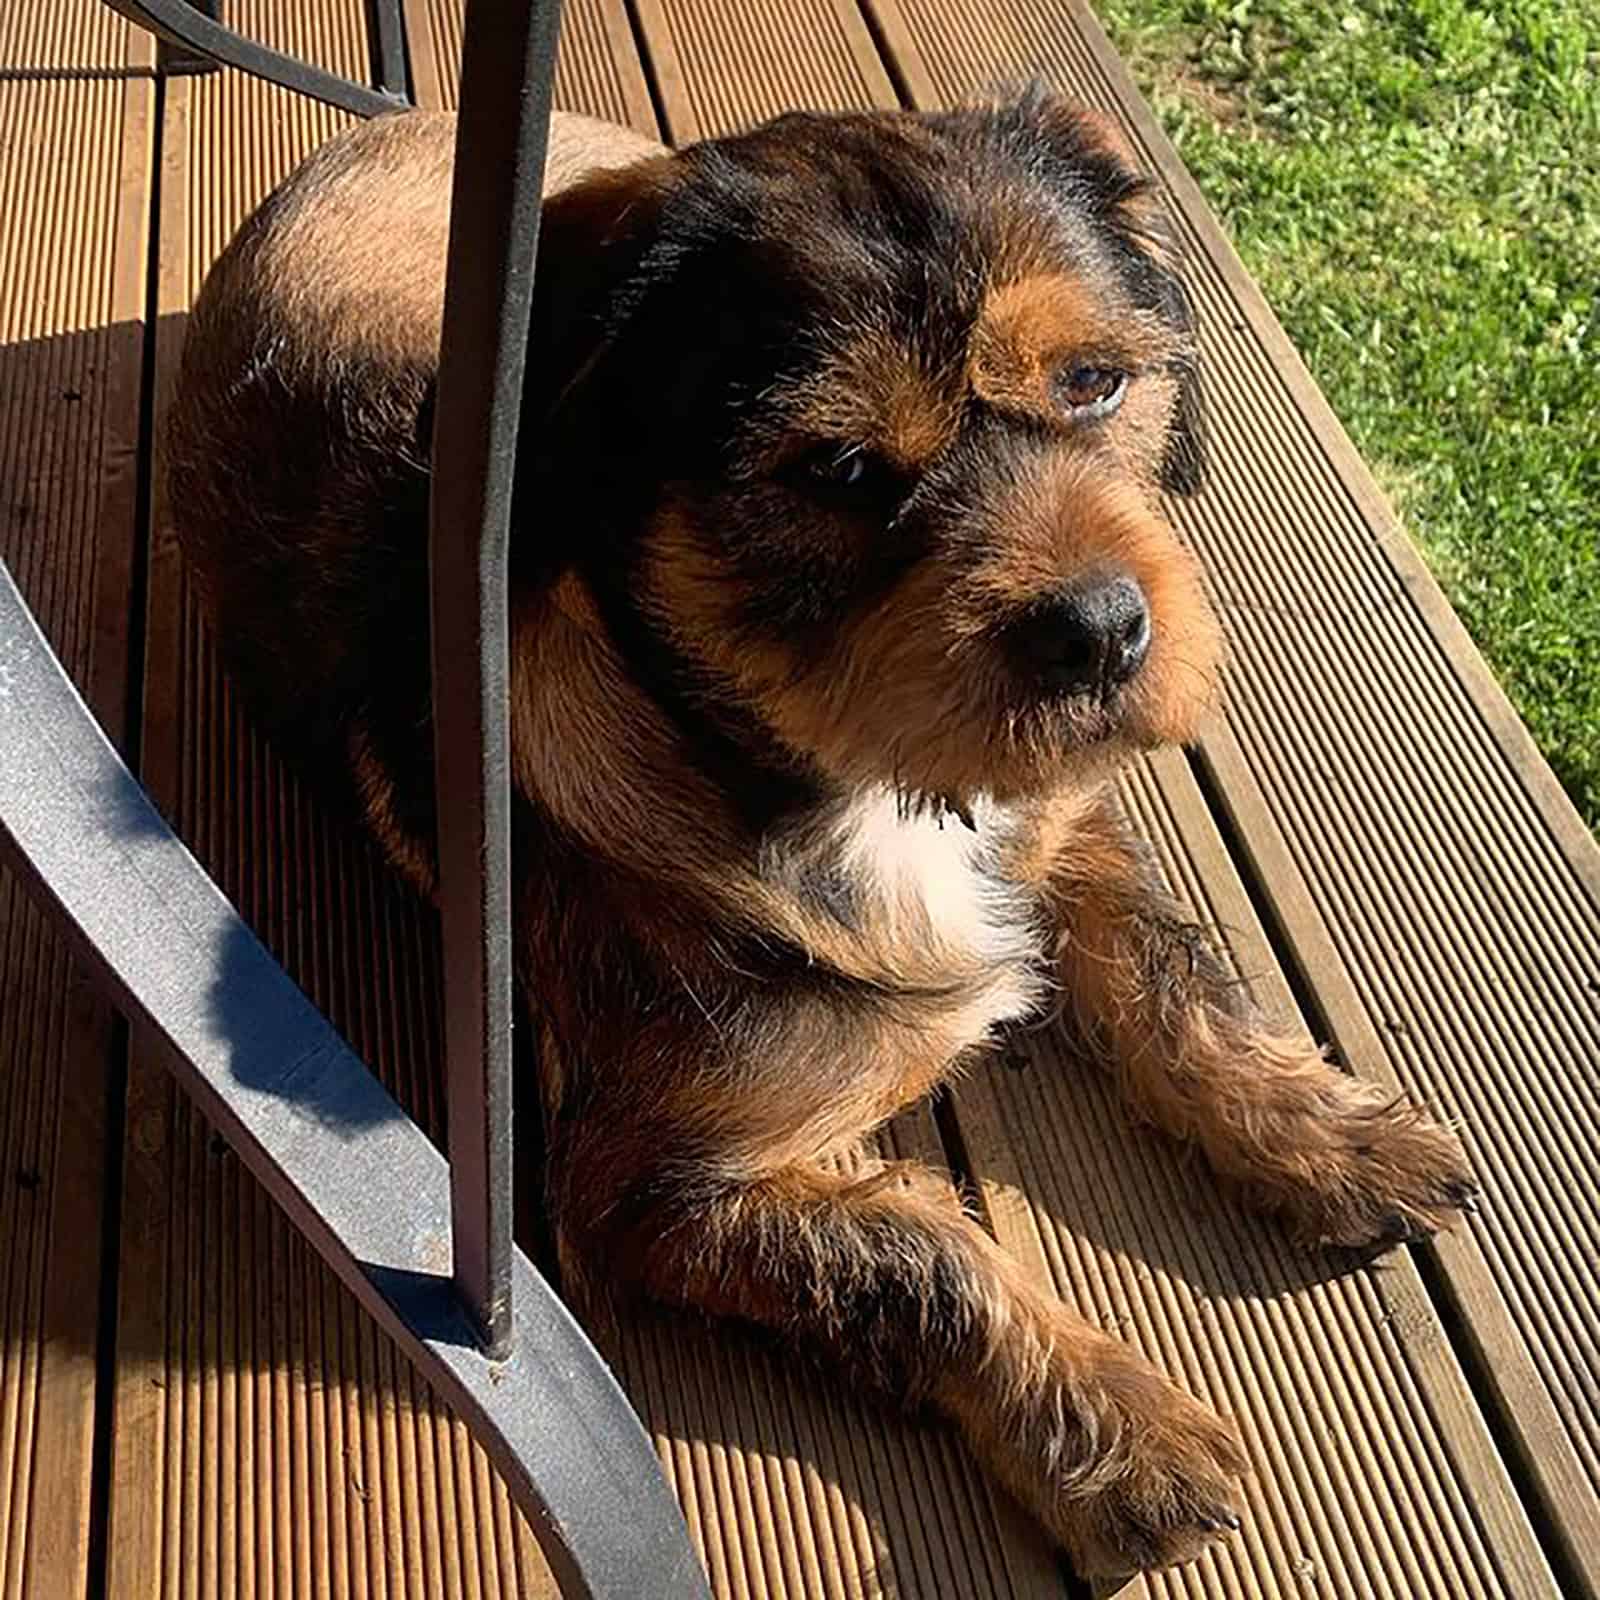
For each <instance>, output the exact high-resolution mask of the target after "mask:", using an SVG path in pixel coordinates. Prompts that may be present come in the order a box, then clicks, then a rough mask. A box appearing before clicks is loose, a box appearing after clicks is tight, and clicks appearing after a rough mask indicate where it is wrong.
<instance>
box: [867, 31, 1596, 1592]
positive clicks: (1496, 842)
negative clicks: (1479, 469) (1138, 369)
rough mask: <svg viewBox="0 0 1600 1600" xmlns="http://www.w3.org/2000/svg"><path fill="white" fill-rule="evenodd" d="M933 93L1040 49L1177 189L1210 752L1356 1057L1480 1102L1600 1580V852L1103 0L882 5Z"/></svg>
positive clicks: (1493, 1386) (1447, 1100) (1507, 1289)
mask: <svg viewBox="0 0 1600 1600" xmlns="http://www.w3.org/2000/svg"><path fill="white" fill-rule="evenodd" d="M870 6H871V9H872V11H873V13H874V15H875V16H876V17H877V19H878V21H879V24H880V26H881V27H882V29H883V32H884V35H885V37H886V39H887V40H888V41H889V43H890V45H891V47H892V48H893V50H894V54H895V59H896V64H897V66H898V67H899V69H900V72H901V74H902V77H903V81H905V82H906V83H907V85H908V87H909V88H910V90H911V92H912V94H913V96H914V97H916V98H917V99H918V100H919V101H921V102H923V103H928V104H935V103H938V102H940V101H947V100H952V99H955V98H958V97H960V96H962V95H964V94H968V93H971V92H972V91H974V90H975V89H979V88H981V87H982V86H984V85H985V84H987V83H990V82H993V81H995V80H997V79H1004V78H1007V77H1015V76H1016V75H1018V74H1020V73H1024V72H1029V73H1039V74H1042V75H1044V76H1046V77H1048V78H1050V79H1053V80H1054V81H1056V82H1057V83H1059V84H1060V85H1061V86H1062V87H1063V88H1065V89H1066V90H1067V91H1068V92H1070V93H1072V94H1074V95H1076V96H1078V97H1079V98H1082V99H1085V100H1089V101H1091V102H1093V103H1095V104H1098V105H1100V106H1101V107H1103V108H1105V109H1106V110H1108V111H1111V112H1113V113H1114V114H1116V115H1118V116H1119V117H1120V118H1121V119H1122V121H1123V122H1124V124H1125V125H1126V126H1127V127H1128V128H1129V131H1130V132H1131V134H1132V135H1133V137H1134V139H1135V141H1136V142H1137V143H1138V144H1139V146H1140V147H1141V148H1142V150H1143V152H1144V155H1145V158H1146V160H1147V161H1148V162H1149V163H1150V164H1151V165H1152V167H1154V168H1155V170H1157V171H1158V172H1159V173H1160V175H1161V177H1162V179H1163V180H1164V182H1165V183H1166V184H1167V186H1168V188H1169V191H1170V194H1171V196H1172V198H1173V199H1174V201H1175V202H1176V210H1177V215H1178V221H1179V227H1180V231H1181V233H1182V235H1183V238H1184V241H1185V244H1186V246H1187V248H1188V251H1189V255H1190V258H1191V262H1192V272H1191V278H1192V282H1193V284H1194V287H1195V290H1196V295H1197V299H1198V302H1199V307H1200V318H1201V329H1202V345H1203V350H1204V363H1205V366H1206V368H1207V369H1208V370H1209V372H1210V373H1211V374H1212V381H1211V383H1210V386H1209V402H1210V413H1211V418H1212V434H1213V456H1214V463H1215V473H1214V477H1213V481H1212V483H1211V485H1210V487H1209V488H1208V489H1207V491H1206V492H1205V493H1204V494H1203V495H1202V496H1200V497H1199V498H1198V499H1197V500H1195V501H1193V502H1190V503H1186V504H1181V505H1179V506H1178V507H1177V508H1176V510H1177V515H1178V518H1179V521H1180V523H1181V524H1182V525H1183V527H1184V528H1185V530H1186V531H1187V533H1188V534H1189V536H1190V537H1191V538H1192V539H1193V541H1194V543H1195V544H1196V546H1197V547H1198V548H1199V550H1200V551H1201V553H1202V555H1203V556H1204V558H1205V560H1206V563H1207V566H1208V568H1209V570H1210V572H1211V573H1212V576H1213V580H1214V584H1215V588H1216V591H1217V594H1218V598H1219V600H1220V602H1221V610H1222V615H1223V618H1224V621H1225V624H1226V627H1227V632H1228V637H1229V641H1230V645H1231V647H1232V652H1233V665H1232V669H1231V670H1230V672H1229V674H1228V698H1227V707H1226V726H1225V727H1224V728H1221V729H1219V730H1218V731H1217V733H1215V734H1214V735H1212V736H1211V737H1209V738H1208V739H1207V740H1206V741H1205V744H1204V747H1203V753H1204V757H1205V761H1206V763H1207V766H1208V768H1209V770H1210V772H1211V774H1212V777H1213V780H1214V781H1215V783H1216V785H1217V788H1218V790H1219V791H1220V795H1221V800H1222V803H1223V805H1224V806H1225V808H1226V809H1227V811H1228V812H1229V813H1230V815H1231V818H1232V821H1233V823H1234V825H1235V828H1236V831H1237V833H1238V835H1239V837H1240V839H1241V841H1242V847H1243V851H1244V853H1245V855H1246V857H1247V858H1248V859H1249V860H1250V861H1251V863H1252V864H1253V867H1254V869H1255V871H1256V873H1257V875H1258V877H1259V879H1260V882H1261V885H1262V891H1263V893H1264V895H1265V896H1266V898H1267V901H1268V903H1269V904H1270V906H1271V909H1272V913H1273V916H1274V919H1275V921H1276V923H1277V924H1278V927H1279V930H1280V932H1281V934H1282V936H1283V938H1284V939H1285V940H1286V942H1287V943H1288V945H1289V947H1290V948H1291V950H1292V951H1293V953H1294V955H1295V958H1296V960H1297V963H1298V964H1299V965H1300V966H1301V968H1302V969H1303V970H1304V971H1305V972H1306V974H1307V976H1308V978H1309V980H1310V982H1311V983H1312V985H1313V987H1314V988H1315V990H1316V991H1317V995H1318V1000H1319V1003H1320V1004H1321V1006H1322V1007H1323V1009H1324V1010H1325V1012H1326V1014H1327V1016H1328V1019H1329V1022H1330V1024H1331V1026H1332V1030H1333V1034H1334V1037H1335V1038H1336V1040H1337V1042H1338V1044H1339V1046H1340V1048H1341V1050H1342V1052H1343V1053H1344V1054H1345V1056H1346V1057H1347V1059H1350V1060H1352V1061H1354V1062H1356V1063H1357V1064H1358V1066H1359V1067H1360V1070H1362V1071H1364V1072H1368V1073H1371V1074H1373V1075H1382V1076H1391V1077H1393V1078H1395V1079H1397V1080H1398V1081H1399V1082H1402V1083H1404V1084H1405V1086H1406V1087H1407V1088H1409V1089H1411V1090H1412V1091H1414V1092H1415V1093H1417V1094H1418V1095H1419V1096H1420V1097H1421V1098H1423V1099H1426V1100H1428V1101H1429V1102H1431V1103H1432V1104H1434V1105H1435V1106H1437V1107H1438V1108H1439V1109H1441V1110H1442V1111H1443V1112H1444V1113H1445V1114H1446V1115H1448V1116H1450V1117H1453V1118H1457V1119H1459V1121H1460V1123H1461V1125H1462V1129H1463V1133H1464V1136H1465V1138H1466V1141H1467V1144H1468V1147H1469V1149H1470V1150H1471V1153H1472V1157H1473V1161H1474V1164H1475V1166H1476V1169H1477V1171H1478V1173H1479V1175H1480V1177H1481V1178H1482V1180H1483V1184H1484V1190H1485V1194H1484V1202H1483V1208H1482V1213H1481V1215H1479V1216H1478V1217H1476V1218H1474V1219H1473V1220H1472V1223H1471V1232H1470V1236H1468V1237H1466V1238H1463V1239H1457V1240H1447V1241H1445V1242H1444V1243H1442V1244H1441V1245H1440V1247H1439V1248H1438V1259H1439V1261H1440V1263H1441V1265H1442V1267H1443V1269H1444V1275H1445V1280H1446V1283H1447V1285H1448V1287H1449V1290H1450V1292H1451V1293H1452V1295H1453V1296H1454V1297H1455V1299H1456V1302H1457V1304H1458V1306H1459V1308H1460V1311H1461V1314H1462V1316H1463V1317H1464V1319H1465V1320H1466V1322H1467V1333H1468V1336H1469V1338H1470V1339H1471V1340H1472V1341H1473V1342H1474V1343H1475V1344H1476V1345H1477V1346H1478V1347H1479V1348H1480V1350H1481V1351H1482V1358H1483V1361H1484V1364H1485V1366H1486V1368H1487V1382H1488V1385H1489V1388H1490V1390H1491V1391H1492V1392H1493V1393H1494V1394H1495V1396H1496V1399H1497V1402H1498V1404H1499V1406H1500V1409H1501V1413H1502V1420H1503V1422H1504V1423H1505V1425H1506V1426H1507V1427H1508V1428H1509V1430H1510V1431H1511V1434H1512V1437H1513V1438H1514V1439H1515V1440H1516V1441H1517V1444H1518V1448H1519V1453H1520V1455H1521V1457H1522V1459H1523V1461H1524V1463H1525V1465H1526V1468H1527V1470H1528V1471H1529V1473H1530V1475H1531V1477H1532V1479H1533V1481H1534V1482H1535V1484H1536V1485H1537V1488H1538V1492H1539V1496H1540V1499H1541V1501H1542V1504H1543V1507H1544V1514H1545V1515H1546V1516H1548V1517H1549V1518H1550V1519H1551V1521H1552V1523H1553V1525H1554V1527H1555V1530H1556V1536H1557V1538H1558V1539H1559V1540H1560V1542H1561V1543H1562V1544H1563V1546H1564V1547H1565V1551H1566V1554H1567V1557H1568V1559H1569V1560H1570V1561H1571V1562H1572V1563H1573V1565H1574V1566H1575V1568H1577V1569H1578V1570H1577V1574H1576V1581H1581V1582H1582V1584H1583V1586H1584V1588H1585V1592H1587V1593H1590V1594H1596V1593H1600V1278H1597V1275H1596V1266H1595V1263H1596V1261H1597V1260H1600V851H1597V849H1596V847H1595V844H1594V841H1593V839H1592V838H1591V837H1590V835H1589V834H1588V833H1587V831H1586V830H1585V829H1584V827H1583V825H1582V823H1581V821H1580V820H1579V819H1578V817H1577V815H1576V813H1575V812H1574V811H1573V810H1572V808H1571V806H1570V804H1569V803H1568V802H1567V800H1566V799H1565V797H1564V796H1563V795H1562V794H1561V792H1560V790H1559V787H1558V785H1557V784H1556V781H1555V779H1554V777H1553V776H1552V775H1551V773H1550V771H1549V769H1548V768H1547V767H1546V765H1545V764H1544V762H1543V761H1542V759H1541V758H1540V757H1539V756H1538V754H1537V752H1536V751H1535V749H1534V747H1533V744H1532V742H1531V740H1530V739H1529V737H1528V735H1527V732H1526V730H1525V729H1524V728H1523V727H1522V725H1521V723H1520V722H1519V721H1518V720H1517V718H1516V716H1515V714H1514V712H1513V711H1512V710H1511V708H1510V706H1509V704H1508V703H1507V701H1506V699H1505V697H1504V695H1503V693H1502V692H1501V691H1500V689H1499V688H1498V686H1497V685H1496V684H1495V683H1494V681H1493V679H1492V677H1491V676H1490V674H1489V672H1488V670H1487V668H1486V667H1485V665H1484V663H1483V661H1482V659H1481V657H1480V656H1479V655H1478V653H1477V651H1476V649H1475V648H1474V647H1473V645H1472V644H1471V642H1470V640H1469V639H1468V638H1467V637H1466V634H1465V632H1464V630H1463V629H1462V628H1461V626H1460V623H1459V622H1458V620H1457V619H1456V618H1455V616H1454V615H1453V613H1452V612H1451V611H1450V609H1449V607H1448V605H1447V604H1446V603H1445V601H1444V599H1443V597H1442V595H1441V593H1440V591H1439V589H1438V587H1437V585H1436V584H1435V583H1434V581H1433V579H1432V578H1431V577H1430V576H1429V575H1428V573H1427V571H1426V569H1425V568H1424V566H1423V564H1422V562H1421V560H1420V558H1419V557H1418V555H1417V553H1416V551H1415V550H1414V549H1413V547H1412V546H1411V544H1410V542H1409V541H1408V539H1407V538H1406V536H1405V534H1404V532H1403V530H1401V529H1400V528H1399V526H1398V525H1397V523H1396V521H1395V518H1394V515H1393V513H1392V511H1391V510H1390V509H1389V507H1388V506H1387V505H1386V504H1385V503H1384V501H1383V499H1382V496H1381V495H1380V493H1379V491H1378V489H1377V487H1376V485H1375V484H1374V483H1373V481H1372V479H1371V476H1370V475H1369V474H1368V472H1367V471H1366V469H1365V467H1364V466H1363V465H1362V463H1361V461H1360V459H1359V458H1358V457H1357V455H1356V453H1355V451H1354V449H1353V447H1352V446H1351V445H1350V442H1349V440H1348V439H1347V437H1346V436H1345V434H1344V433H1343V431H1342V429H1341V428H1340V427H1339V424H1338V422H1337V421H1336V420H1335V419H1334V417H1333V415H1332V413H1331V412H1330V410H1329V409H1328V407H1327V404H1326V402H1325V401H1324V400H1323V399H1322V397H1321V395H1320V394H1319V393H1318V392H1317V390H1316V387H1315V385H1314V384H1313V383H1312V381H1311V379H1310V377H1309V375H1308V374H1307V373H1306V371H1305V369H1304V367H1303V366H1302V365H1301V363H1300V361H1299V359H1298V357H1297V356H1296V355H1295V353H1294V351H1293V349H1292V347H1291V346H1290V345H1289V342H1288V340H1287V338H1286V337H1285V336H1284V334H1283V331H1282V329H1281V328H1280V327H1279V326H1278V324H1277V322H1276V320H1275V319H1274V318H1273V316H1272V314H1271V312H1270V310H1269V309H1268V308H1267V306H1266V304H1265V302H1264V301H1263V300H1262V299H1261V296H1260V294H1259V292H1258V291H1257V290H1256V289H1255V287H1254V285H1253V284H1252V283H1251V282H1250V280H1249V278H1248V276H1247V275H1246V274H1245V272H1244V269H1243V267H1242V266H1241V265H1240V263H1239V261H1238V258H1237V257H1236V256H1235V255H1234V253H1233V251H1232V249H1231V247H1230V246H1229V245H1228V243H1227V241H1226V240H1225V238H1224V237H1223V235H1222V233H1221V231H1220V229H1219V228H1218V226H1217V224H1216V222H1215V219H1214V218H1213V217H1212V215H1211V213H1210V211H1209V210H1208V209H1207V207H1206V205H1205V202H1204V201H1203V199H1202V198H1201V197H1200V195H1199V192H1198V190H1197V189H1196V188H1195V186H1194V184H1193V181H1192V180H1191V179H1190V178H1189V177H1188V175H1187V174H1186V173H1185V172H1184V171H1183V168H1182V165H1181V163H1180V161H1179V160H1178V157H1177V155H1176V153H1175V152H1174V150H1173V149H1172V146H1171V145H1170V144H1169V143H1168V142H1167V140H1166V139H1165V137H1164V136H1163V135H1162V133H1161V132H1160V130H1159V128H1158V127H1157V126H1156V124H1155V122H1154V119H1153V118H1152V117H1151V115H1150V113H1149V111H1148V109H1147V108H1146V107H1145V105H1144V104H1143V102H1142V101H1141V100H1140V98H1139V96H1138V94H1137V92H1136V90H1135V89H1134V88H1133V85H1132V83H1131V82H1130V80H1129V79H1128V76H1127V74H1126V72H1125V71H1124V69H1123V68H1122V66H1121V64H1120V63H1119V62H1118V61H1117V60H1116V58H1115V55H1114V53H1113V52H1112V51H1111V49H1110V46H1109V44H1108V43H1107V41H1106V39H1105V36H1104V34H1103V33H1102V32H1101V30H1100V28H1099V25H1098V23H1096V22H1095V20H1094V18H1093V17H1092V16H1091V15H1089V13H1088V11H1087V9H1086V8H1085V6H1084V5H1083V4H1082V3H1081V0H870Z"/></svg>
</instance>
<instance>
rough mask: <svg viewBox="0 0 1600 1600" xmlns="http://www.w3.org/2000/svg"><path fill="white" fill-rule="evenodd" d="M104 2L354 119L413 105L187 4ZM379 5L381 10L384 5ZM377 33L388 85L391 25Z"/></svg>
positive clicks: (188, 46) (182, 46)
mask: <svg viewBox="0 0 1600 1600" xmlns="http://www.w3.org/2000/svg"><path fill="white" fill-rule="evenodd" d="M104 3H105V4H106V5H108V6H110V7H111V9H112V10H113V11H116V12H120V13H121V15H123V16H125V17H126V18H127V19H128V20H129V21H130V22H134V23H137V24H138V25H139V26H140V27H141V28H146V29H148V30H149V31H150V32H151V33H153V34H154V35H155V36H156V37H157V38H158V39H162V40H165V41H166V43H168V44H169V45H172V46H174V47H176V48H177V49H178V50H180V51H183V52H185V53H186V54H188V55H195V56H204V57H209V58H210V59H211V60H212V61H215V62H216V63H217V65H218V66H223V67H237V68H238V69H239V71H240V72H248V73H250V74H251V75H252V76H254V77H257V78H265V79H266V80H267V81H268V82H269V83H276V84H280V85H281V86H282V87H283V88H285V89H293V90H294V91H295V92H296V93H298V94H306V95H310V96H311V98H312V99H314V100H322V101H325V102H326V103H327V104H328V105H330V106H337V107H338V108H339V109H340V110H341V111H349V112H352V113H354V114H355V115H356V116H358V117H377V116H382V115H383V114H384V112H386V111H403V110H405V109H406V108H407V107H408V106H409V105H410V104H411V102H410V101H409V100H407V99H406V97H405V95H404V93H403V92H395V93H387V92H385V91H384V90H380V89H370V88H368V87H367V86H366V85H365V84H361V83H352V82H351V81H350V80H349V79H348V78H341V77H339V76H338V75H337V74H335V73H332V72H324V71H323V70H322V68H321V67H313V66H311V65H310V64H309V63H308V62H305V61H297V60H296V59H295V58H294V57H293V56H286V55H284V54H283V52H282V51H281V50H273V49H271V48H270V47H269V46H267V45H264V44H257V43H256V41H255V40H254V39H247V38H245V37H244V35H243V34H240V33H235V32H234V31H233V29H232V28H228V27H224V26H223V24H222V23H220V22H218V21H216V20H215V19H214V18H212V17H208V16H206V15H205V14H204V12H201V11H197V10H196V9H195V7H194V6H193V5H191V4H190V3H189V0H104ZM379 3H380V6H381V5H382V4H383V0H379ZM379 33H380V38H381V40H382V42H383V56H382V67H383V73H384V76H385V78H386V79H387V81H388V82H390V83H394V82H395V78H394V65H395V63H396V62H397V61H398V59H399V57H398V52H397V50H396V48H395V44H394V39H395V36H396V30H395V29H394V27H393V23H392V20H391V21H390V22H389V23H388V24H387V26H384V25H382V24H381V19H380V29H379ZM404 81H405V80H404V76H403V75H402V76H401V77H400V80H399V83H400V88H401V89H402V90H403V87H404Z"/></svg>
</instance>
